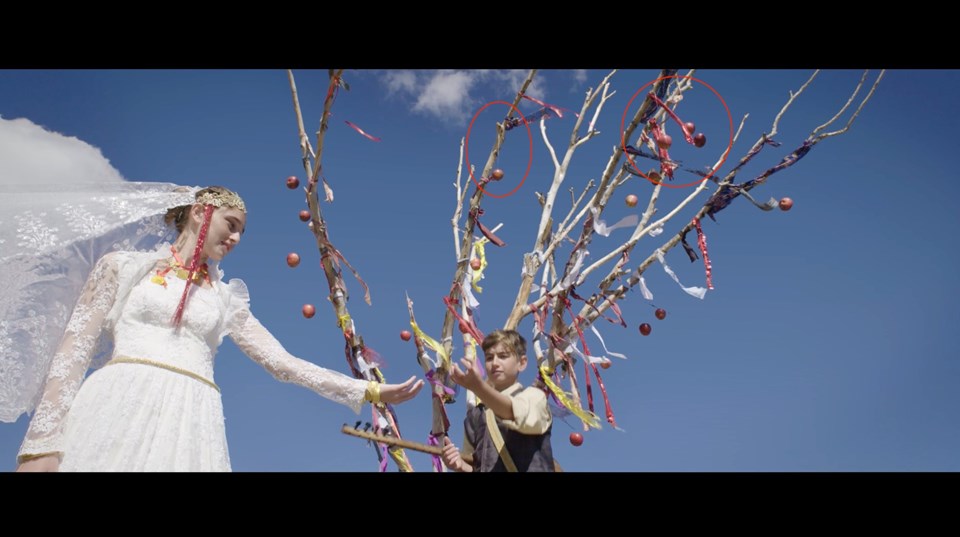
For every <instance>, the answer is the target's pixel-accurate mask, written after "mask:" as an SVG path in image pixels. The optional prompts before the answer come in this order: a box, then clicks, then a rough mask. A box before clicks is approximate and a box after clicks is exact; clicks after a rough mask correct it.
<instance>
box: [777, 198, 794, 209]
mask: <svg viewBox="0 0 960 537" xmlns="http://www.w3.org/2000/svg"><path fill="white" fill-rule="evenodd" d="M791 208H793V200H792V199H790V198H783V199H782V200H780V210H781V211H789V210H790V209H791Z"/></svg>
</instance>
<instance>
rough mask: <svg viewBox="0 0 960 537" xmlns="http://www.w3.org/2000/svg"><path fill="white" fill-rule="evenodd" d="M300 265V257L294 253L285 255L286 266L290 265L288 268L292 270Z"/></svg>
mask: <svg viewBox="0 0 960 537" xmlns="http://www.w3.org/2000/svg"><path fill="white" fill-rule="evenodd" d="M299 264H300V256H299V255H297V254H296V253H294V252H290V253H289V254H287V265H290V268H293V267H295V266H297V265H299Z"/></svg>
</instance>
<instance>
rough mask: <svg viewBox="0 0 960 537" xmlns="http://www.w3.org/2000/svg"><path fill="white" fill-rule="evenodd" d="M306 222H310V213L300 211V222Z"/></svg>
mask: <svg viewBox="0 0 960 537" xmlns="http://www.w3.org/2000/svg"><path fill="white" fill-rule="evenodd" d="M307 220H310V211H308V210H306V209H304V210H302V211H300V221H301V222H306V221H307Z"/></svg>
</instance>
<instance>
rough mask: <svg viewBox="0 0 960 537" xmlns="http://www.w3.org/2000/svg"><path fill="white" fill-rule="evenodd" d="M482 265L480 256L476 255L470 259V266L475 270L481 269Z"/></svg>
mask: <svg viewBox="0 0 960 537" xmlns="http://www.w3.org/2000/svg"><path fill="white" fill-rule="evenodd" d="M480 266H481V263H480V258H479V257H474V258H473V259H471V260H470V268H472V269H473V270H480Z"/></svg>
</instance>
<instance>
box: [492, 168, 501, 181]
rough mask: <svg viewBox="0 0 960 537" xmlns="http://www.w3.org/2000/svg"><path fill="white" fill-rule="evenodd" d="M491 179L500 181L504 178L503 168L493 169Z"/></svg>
mask: <svg viewBox="0 0 960 537" xmlns="http://www.w3.org/2000/svg"><path fill="white" fill-rule="evenodd" d="M490 179H493V180H494V181H499V180H501V179H503V170H501V169H500V168H497V169H496V170H493V172H492V173H491V174H490Z"/></svg>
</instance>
